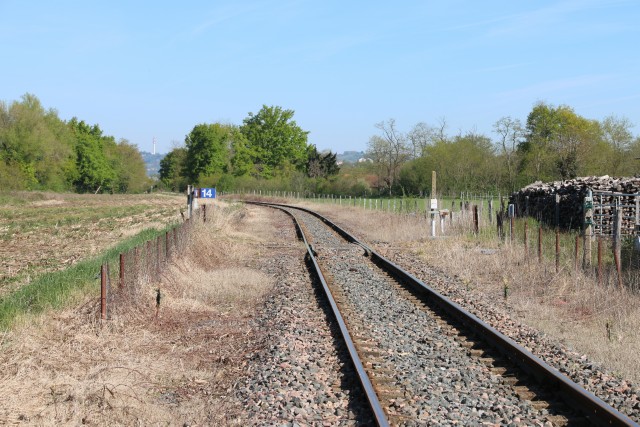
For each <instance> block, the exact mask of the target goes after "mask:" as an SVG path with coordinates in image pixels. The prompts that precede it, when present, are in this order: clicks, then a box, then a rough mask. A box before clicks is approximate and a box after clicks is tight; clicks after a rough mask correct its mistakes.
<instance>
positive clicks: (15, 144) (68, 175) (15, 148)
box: [0, 94, 151, 193]
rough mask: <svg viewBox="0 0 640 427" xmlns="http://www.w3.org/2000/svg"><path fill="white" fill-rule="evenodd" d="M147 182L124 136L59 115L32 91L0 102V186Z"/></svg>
mask: <svg viewBox="0 0 640 427" xmlns="http://www.w3.org/2000/svg"><path fill="white" fill-rule="evenodd" d="M150 184H151V181H150V180H149V178H147V176H146V167H145V164H144V161H143V159H142V156H141V155H140V152H139V151H138V148H137V147H136V146H135V145H133V144H131V143H129V142H128V141H127V140H125V139H121V140H119V141H116V140H115V138H114V137H112V136H107V135H104V134H103V132H102V130H101V129H100V127H99V126H98V125H97V124H94V125H90V124H87V123H85V122H84V121H82V120H78V119H77V118H75V117H74V118H72V119H71V120H69V121H64V120H61V119H60V118H59V117H58V113H57V112H56V111H55V110H53V109H49V110H46V109H45V108H44V107H43V106H42V104H41V103H40V101H39V100H38V98H37V97H35V96H34V95H31V94H25V95H24V96H22V98H21V100H20V101H14V102H12V103H10V104H8V103H5V102H0V190H4V191H6V190H48V191H57V192H69V191H73V192H78V193H98V192H102V193H127V192H140V191H143V190H145V189H148V188H149V185H150Z"/></svg>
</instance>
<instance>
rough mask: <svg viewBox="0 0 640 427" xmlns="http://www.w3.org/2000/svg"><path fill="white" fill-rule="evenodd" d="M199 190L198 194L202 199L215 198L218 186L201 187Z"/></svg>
mask: <svg viewBox="0 0 640 427" xmlns="http://www.w3.org/2000/svg"><path fill="white" fill-rule="evenodd" d="M196 191H197V196H196V197H199V198H201V199H215V198H216V188H215V187H213V188H199V189H198V190H196Z"/></svg>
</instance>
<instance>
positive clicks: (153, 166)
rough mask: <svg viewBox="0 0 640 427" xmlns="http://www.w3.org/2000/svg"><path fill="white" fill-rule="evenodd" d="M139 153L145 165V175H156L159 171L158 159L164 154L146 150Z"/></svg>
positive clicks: (162, 157)
mask: <svg viewBox="0 0 640 427" xmlns="http://www.w3.org/2000/svg"><path fill="white" fill-rule="evenodd" d="M140 154H141V155H142V160H144V163H145V165H146V167H147V176H150V177H153V176H158V174H159V173H160V160H162V159H164V156H166V154H151V153H148V152H146V151H141V152H140Z"/></svg>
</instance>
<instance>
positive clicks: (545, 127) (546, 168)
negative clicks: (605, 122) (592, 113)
mask: <svg viewBox="0 0 640 427" xmlns="http://www.w3.org/2000/svg"><path fill="white" fill-rule="evenodd" d="M600 137H601V133H600V127H599V124H598V122H597V121H595V120H589V119H585V118H584V117H581V116H579V115H578V114H576V113H575V111H574V110H573V109H572V108H571V107H568V106H565V105H561V106H559V107H554V106H552V105H547V104H545V103H542V102H540V103H538V104H536V105H535V106H534V107H533V109H532V111H531V112H530V113H529V115H528V117H527V125H526V133H525V138H524V141H523V142H522V143H521V144H520V145H519V151H520V155H521V164H520V172H521V174H522V175H523V177H524V178H525V180H526V181H533V180H543V181H550V180H554V179H568V178H574V177H576V176H578V175H580V174H583V173H586V172H587V171H588V170H589V165H588V164H587V162H586V159H587V158H588V157H589V154H590V152H591V150H593V149H594V147H596V146H597V145H598V142H599V140H600Z"/></svg>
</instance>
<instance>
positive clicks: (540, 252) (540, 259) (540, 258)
mask: <svg viewBox="0 0 640 427" xmlns="http://www.w3.org/2000/svg"><path fill="white" fill-rule="evenodd" d="M538 262H540V263H541V262H542V226H539V227H538Z"/></svg>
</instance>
